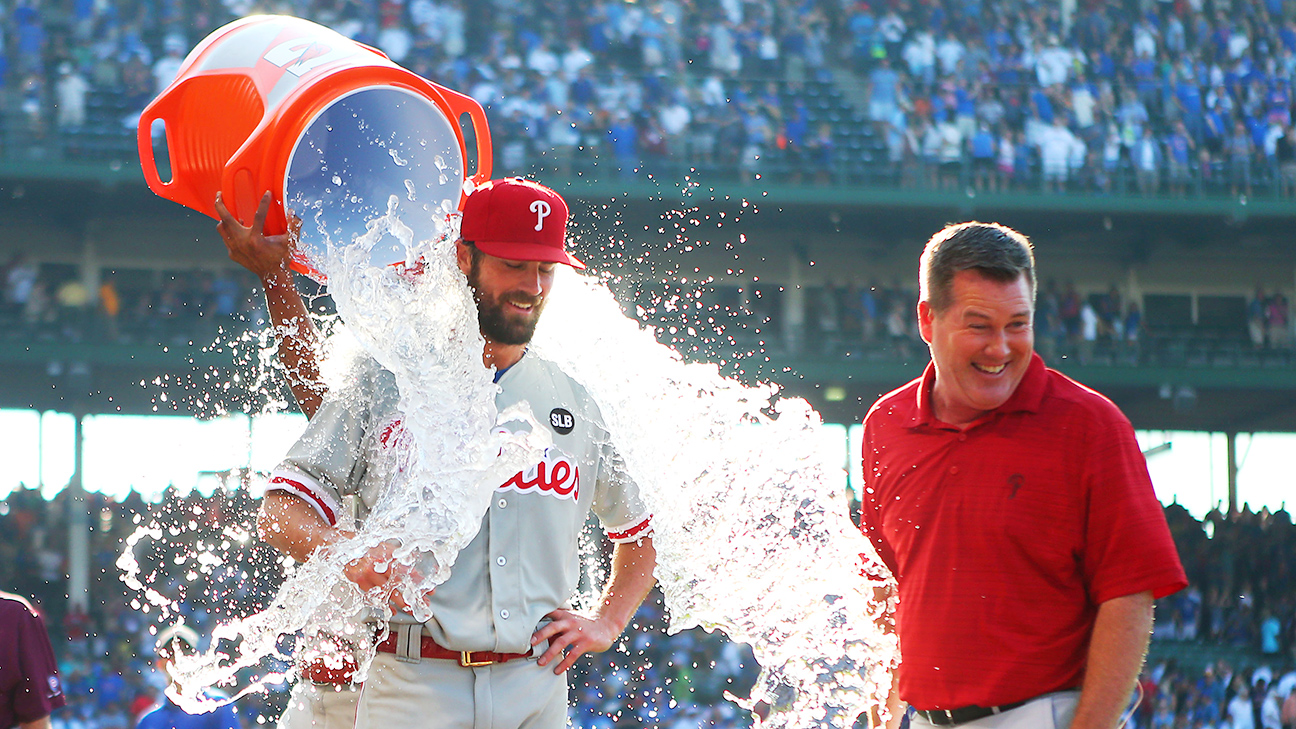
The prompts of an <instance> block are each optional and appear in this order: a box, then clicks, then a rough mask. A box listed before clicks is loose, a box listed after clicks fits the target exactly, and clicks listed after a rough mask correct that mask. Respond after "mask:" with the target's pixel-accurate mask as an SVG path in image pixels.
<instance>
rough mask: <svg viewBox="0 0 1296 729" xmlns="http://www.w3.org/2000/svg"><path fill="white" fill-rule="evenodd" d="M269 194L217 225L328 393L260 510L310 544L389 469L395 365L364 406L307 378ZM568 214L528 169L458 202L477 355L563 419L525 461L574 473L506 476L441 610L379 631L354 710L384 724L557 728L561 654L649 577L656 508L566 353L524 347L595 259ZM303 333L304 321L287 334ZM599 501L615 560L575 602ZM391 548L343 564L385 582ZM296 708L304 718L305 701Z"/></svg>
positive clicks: (611, 636)
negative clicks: (600, 584) (585, 597)
mask: <svg viewBox="0 0 1296 729" xmlns="http://www.w3.org/2000/svg"><path fill="white" fill-rule="evenodd" d="M265 208H266V202H265V201H263V203H262V206H261V209H260V210H259V211H258V214H257V216H256V218H255V219H254V221H253V225H252V227H251V228H248V227H246V226H243V225H241V224H240V223H238V221H236V220H233V219H232V217H230V216H229V214H228V211H227V210H226V209H225V208H224V206H223V205H219V204H218V212H220V214H221V216H222V223H221V226H220V232H221V235H222V238H223V239H224V240H225V243H226V245H227V247H228V248H229V249H230V252H231V257H233V258H234V259H235V260H236V261H240V262H242V261H241V259H243V258H247V259H249V261H250V262H253V263H254V264H255V265H257V266H258V267H259V268H261V270H257V268H253V270H254V272H256V273H258V274H259V275H260V276H261V278H262V281H263V283H264V285H265V287H266V294H267V300H268V303H269V306H270V309H271V315H272V318H274V319H275V321H276V323H283V324H289V325H290V329H289V332H290V335H289V337H287V338H285V340H283V341H281V342H280V352H281V355H282V354H284V353H285V352H286V353H287V354H288V356H289V357H292V358H295V360H296V363H297V365H296V366H297V369H298V372H297V375H296V379H295V381H294V383H293V384H295V385H297V386H298V387H301V388H302V389H303V390H306V392H303V393H302V395H299V401H300V400H302V399H304V400H305V401H306V402H305V403H302V404H303V409H306V407H307V403H310V404H311V405H310V406H311V407H317V408H318V409H317V410H316V411H315V412H314V414H313V416H312V417H311V422H310V424H309V425H308V427H307V432H306V433H305V434H304V435H303V436H302V438H301V440H299V441H298V443H297V445H295V446H294V447H293V449H292V450H291V451H290V452H289V455H288V458H287V459H286V460H285V461H284V463H283V464H281V465H280V467H279V468H278V469H276V470H275V473H274V474H273V476H272V478H271V482H270V484H269V486H268V487H267V495H266V499H265V501H264V502H263V504H262V510H261V519H260V525H261V527H262V533H263V535H264V536H265V538H266V539H267V541H269V542H270V543H271V544H273V545H274V546H276V547H277V548H279V549H280V550H281V551H284V552H285V553H287V554H290V555H291V556H293V557H294V558H295V559H298V560H305V559H309V558H310V557H311V555H312V554H313V552H314V550H316V549H318V548H320V547H325V546H327V545H328V544H330V543H332V542H334V541H336V540H338V539H341V538H345V537H346V536H347V535H348V533H349V531H348V527H349V525H345V524H343V523H341V520H339V519H338V518H337V517H338V515H339V512H340V511H341V508H342V507H343V499H345V498H347V497H354V498H355V499H356V508H357V512H358V513H357V516H358V517H359V518H360V520H361V521H363V519H364V518H365V517H366V516H367V514H368V511H369V509H370V508H372V506H373V505H374V503H375V501H376V499H377V496H378V493H379V491H380V489H381V487H382V484H381V483H379V481H380V480H381V479H382V473H383V472H384V470H383V469H382V468H380V467H378V466H379V462H381V461H382V460H383V459H384V458H386V457H390V456H391V453H390V452H389V451H391V450H392V449H395V448H399V447H401V443H403V442H404V441H405V438H403V437H401V436H400V435H399V430H400V428H401V425H400V423H401V420H400V413H399V412H398V411H397V410H396V404H397V401H398V393H397V392H396V388H395V382H394V378H393V377H392V375H391V374H390V373H388V372H386V371H385V370H382V369H381V368H380V367H378V366H377V363H373V367H372V368H371V369H372V372H371V373H369V374H367V375H365V379H364V382H363V392H364V395H365V396H366V397H368V398H370V402H368V403H366V404H365V405H364V406H363V407H356V406H355V405H354V404H349V403H348V402H347V401H346V400H344V399H342V398H330V397H328V396H327V394H325V393H322V389H321V388H320V387H319V386H318V384H317V383H318V377H317V376H316V375H314V374H311V375H310V377H314V378H315V379H314V382H311V381H309V380H308V379H305V378H303V377H302V373H303V372H305V373H314V372H317V371H318V370H317V368H316V367H315V364H314V360H315V358H316V356H317V355H316V354H315V351H316V350H315V348H316V345H315V344H314V333H313V331H312V330H311V328H310V324H309V320H308V319H307V318H306V317H305V308H304V306H303V305H302V302H301V300H300V297H298V296H297V294H296V291H295V289H293V288H292V279H291V276H290V275H289V274H288V272H287V270H286V268H285V267H284V264H285V262H286V260H287V258H286V257H287V241H286V240H283V239H281V238H280V239H275V240H271V239H268V238H265V237H264V236H261V235H259V234H258V233H254V232H253V231H259V230H260V229H261V226H262V224H263V221H264V210H265ZM566 223H567V205H566V203H565V201H563V199H562V198H561V196H559V195H558V194H557V193H555V192H554V191H552V190H550V189H549V188H546V187H544V186H542V185H538V184H536V183H533V182H528V181H525V180H521V179H505V180H496V181H492V182H490V183H487V184H485V185H482V186H480V187H478V188H477V189H476V190H474V191H473V192H472V194H470V195H469V196H468V199H467V201H466V202H465V204H464V210H463V219H462V225H461V230H460V233H461V240H460V241H459V242H458V244H457V261H458V264H459V267H460V269H461V271H462V272H463V273H464V275H465V276H466V278H467V280H468V283H469V286H470V287H471V288H472V290H473V294H474V298H475V300H476V303H477V308H478V321H479V324H480V327H481V333H482V335H483V337H484V339H485V342H486V346H485V350H484V352H483V363H484V364H485V365H486V366H488V367H493V368H494V369H495V370H496V382H497V383H499V391H498V394H497V397H496V404H497V405H498V406H499V407H500V408H501V409H503V408H504V407H507V406H508V405H511V404H513V403H516V402H518V401H520V400H527V401H528V402H529V403H530V404H531V406H532V407H533V408H534V409H535V411H536V413H537V414H539V415H540V416H541V418H542V420H541V422H542V423H543V422H545V421H546V420H547V421H548V422H547V424H548V425H550V426H551V427H552V429H553V430H554V431H555V433H554V446H553V447H551V448H550V449H548V450H547V451H546V453H545V454H544V456H543V460H542V461H541V462H539V463H537V464H536V465H534V466H532V467H531V471H530V472H529V473H535V472H537V471H538V472H544V470H545V469H547V470H548V472H549V473H551V474H560V473H561V474H567V475H566V476H564V477H562V480H563V482H562V483H556V484H554V488H553V489H535V488H526V487H523V488H519V487H518V486H517V484H518V483H524V484H529V483H534V480H533V479H531V478H529V477H528V475H527V473H518V474H517V475H516V476H514V477H513V478H511V479H509V480H507V481H506V482H505V483H502V484H501V485H500V487H499V490H498V491H497V495H496V498H495V499H494V500H493V501H492V504H491V506H490V508H489V510H488V512H487V513H486V515H485V516H484V517H483V522H482V527H481V530H480V531H479V532H478V534H477V537H476V538H474V540H473V541H472V542H471V543H470V544H469V545H468V546H466V547H465V548H464V550H463V551H462V552H461V553H460V555H459V557H458V559H457V560H456V564H455V569H454V571H453V572H452V573H451V576H450V578H449V579H448V580H447V581H446V582H445V583H444V584H442V585H441V586H440V587H438V588H437V590H436V591H435V592H433V593H431V594H430V595H429V596H428V598H427V599H428V602H429V603H430V605H431V607H432V611H433V618H432V620H429V621H428V622H427V623H423V624H419V623H417V622H413V618H412V617H411V616H409V615H408V613H407V612H405V611H402V612H401V613H400V614H399V615H398V616H397V617H396V618H395V619H394V620H393V622H392V625H391V630H392V632H391V633H390V635H389V638H388V639H387V640H385V641H383V642H381V643H379V644H378V656H377V658H375V660H374V663H373V665H372V667H371V669H370V678H369V680H368V681H367V682H366V684H365V686H364V690H363V691H362V692H360V695H359V697H358V699H356V711H355V713H354V714H353V716H354V717H355V725H356V726H357V727H380V726H381V727H383V728H384V729H386V728H387V727H389V726H391V725H393V724H401V723H402V722H404V721H408V720H409V718H410V717H423V718H424V721H426V722H427V723H426V724H425V725H426V726H435V727H464V728H465V729H466V728H467V727H474V728H481V729H485V727H492V728H493V729H507V728H508V727H525V728H527V729H560V728H561V727H564V726H566V725H567V684H566V678H565V672H566V670H567V669H568V668H570V667H571V666H572V664H574V663H575V661H576V659H577V658H579V657H580V655H582V654H583V653H586V652H590V651H603V650H606V649H607V648H608V647H610V646H611V644H612V643H613V642H614V641H615V639H616V637H617V636H618V635H619V634H620V633H621V632H622V630H624V628H625V625H626V623H627V622H628V621H629V619H630V617H631V616H632V615H633V614H634V611H635V609H636V608H637V607H638V605H639V604H640V602H642V600H643V598H644V597H645V596H646V595H647V593H648V590H649V589H650V588H651V587H652V584H653V566H654V565H655V561H656V560H655V556H656V553H655V550H654V549H653V546H652V538H651V520H650V517H649V515H648V514H647V511H646V509H645V507H644V506H643V504H642V502H641V500H640V498H639V495H638V491H637V487H636V486H635V484H634V483H633V482H632V481H631V480H630V479H629V478H628V477H626V475H625V473H624V466H623V465H622V464H621V462H620V457H619V456H618V455H617V454H616V451H615V449H614V447H613V446H612V444H611V443H610V442H609V438H608V434H607V431H606V428H605V427H604V426H603V424H602V416H601V414H600V413H599V410H598V406H597V404H596V403H594V401H593V400H592V399H591V398H590V397H589V395H588V394H587V393H586V392H585V389H584V387H583V386H581V384H580V383H577V382H576V381H574V380H572V379H571V378H570V377H569V376H568V375H566V374H565V373H564V372H562V371H561V370H560V369H559V368H558V367H557V366H556V365H555V364H553V363H551V362H548V361H546V360H544V359H541V358H539V356H538V355H536V354H534V353H528V352H527V348H528V344H529V343H530V340H531V336H532V334H533V333H534V330H535V325H536V323H537V322H538V320H539V317H540V315H541V312H542V310H543V308H544V304H545V302H546V300H547V297H548V293H549V287H550V285H551V284H552V282H553V276H554V270H555V267H556V266H557V265H559V264H566V265H571V266H575V267H579V268H584V264H582V263H581V262H580V261H579V260H577V259H576V258H575V257H574V256H572V255H571V254H570V253H568V252H567V251H566V250H565V238H566ZM266 251H276V252H277V253H275V254H274V255H266ZM245 253H246V254H247V255H246V256H245V255H244V254H245ZM276 256H277V258H278V260H277V262H276V261H275V260H274V259H275V258H276ZM251 259H256V260H255V261H252V260H251ZM267 259H268V260H267ZM258 262H259V263H258ZM262 264H265V265H262ZM249 267H250V268H252V266H249ZM276 310H277V311H276ZM294 319H296V321H294ZM296 333H301V334H304V335H305V336H303V337H300V338H298V339H297V340H296V341H293V335H294V334H296ZM303 365H304V366H303ZM288 367H289V368H290V369H292V368H293V367H294V364H293V363H292V362H289V363H288ZM294 390H295V391H296V388H294ZM321 394H322V395H323V397H322V398H320V399H319V400H318V404H315V401H314V399H313V398H314V397H319V396H320V395H321ZM546 412H547V413H548V414H549V417H548V418H547V419H544V418H543V414H544V413H546ZM393 433H395V435H394V436H393ZM389 436H392V437H389ZM338 445H341V446H342V447H340V448H339V447H336V446H338ZM578 483H579V487H578ZM591 510H592V511H593V512H594V513H596V514H597V515H598V516H599V518H600V520H601V521H602V522H603V524H604V527H605V530H606V532H607V536H608V539H609V540H610V541H612V542H613V543H614V547H613V552H612V570H611V576H610V579H609V581H608V584H607V585H606V586H605V588H604V591H603V595H602V597H601V599H600V601H599V603H598V606H597V607H596V608H595V609H594V610H593V611H591V612H589V613H582V612H577V611H574V610H571V609H570V608H569V607H568V604H567V600H568V598H569V597H570V596H571V595H572V593H573V592H574V590H575V588H576V580H577V577H578V564H577V562H578V559H577V558H578V554H577V552H578V544H579V534H580V532H581V530H582V529H583V527H584V524H585V521H586V517H587V515H588V514H589V513H590V511H591ZM391 549H392V547H391V545H380V546H379V547H375V548H374V549H373V550H371V552H370V555H369V556H366V557H364V558H361V559H359V560H356V561H355V562H353V563H351V564H350V565H349V566H348V568H347V575H348V577H349V578H351V579H352V580H354V581H355V582H356V583H357V584H358V585H359V586H360V587H361V588H364V589H369V588H372V587H376V586H379V585H381V584H384V583H385V582H386V580H387V579H389V577H390V573H389V572H388V571H387V570H386V568H385V566H386V563H387V562H388V561H389V560H390V559H391V555H390V552H391ZM395 602H396V604H395V607H396V608H398V609H402V608H404V607H405V606H404V605H403V604H400V602H399V600H398V599H397V600H396V601H395ZM335 695H336V696H341V695H343V694H341V693H339V694H335ZM290 720H291V721H292V722H293V723H292V726H293V727H294V729H296V727H297V726H298V725H297V723H296V719H295V718H292V719H290ZM312 723H313V724H315V725H317V726H318V725H324V724H322V723H320V722H319V721H318V720H317V719H312ZM329 726H330V729H331V726H332V725H329Z"/></svg>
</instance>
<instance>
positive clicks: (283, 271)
mask: <svg viewBox="0 0 1296 729" xmlns="http://www.w3.org/2000/svg"><path fill="white" fill-rule="evenodd" d="M269 211H270V191H269V190H267V191H266V193H265V194H264V195H262V196H261V204H260V205H258V206H257V210H256V215H255V216H253V218H252V225H251V227H248V226H246V225H243V224H242V223H240V222H239V221H238V220H236V219H235V218H234V216H233V215H232V214H231V213H230V211H229V208H227V207H225V202H224V200H222V199H221V194H220V193H219V192H218V193H216V213H217V214H218V215H220V219H221V221H220V222H219V223H217V224H216V232H217V233H220V237H221V240H222V241H224V242H225V248H226V249H228V250H229V257H230V260H232V261H234V262H235V263H237V264H239V265H240V266H242V267H244V268H246V269H247V270H249V271H251V272H252V273H254V274H256V275H257V277H258V278H260V279H261V280H262V281H263V282H266V283H267V284H268V283H270V282H273V281H280V280H284V279H286V280H287V281H288V282H290V283H291V281H292V279H291V277H288V276H287V274H288V261H289V259H291V257H292V250H293V245H294V243H295V242H296V240H297V234H298V232H299V231H300V230H301V219H300V218H298V217H297V216H295V215H293V216H291V218H290V222H289V226H288V232H287V233H284V234H282V235H265V233H264V231H265V220H266V215H267V213H269Z"/></svg>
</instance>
